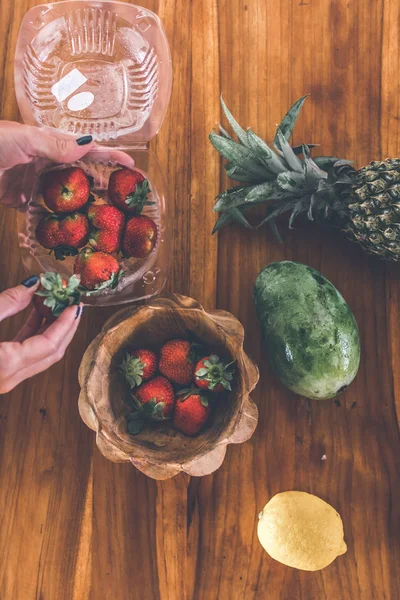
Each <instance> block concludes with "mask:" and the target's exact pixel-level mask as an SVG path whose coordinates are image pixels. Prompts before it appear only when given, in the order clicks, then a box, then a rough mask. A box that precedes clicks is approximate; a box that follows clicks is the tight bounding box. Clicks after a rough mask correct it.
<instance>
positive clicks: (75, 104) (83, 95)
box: [68, 92, 94, 111]
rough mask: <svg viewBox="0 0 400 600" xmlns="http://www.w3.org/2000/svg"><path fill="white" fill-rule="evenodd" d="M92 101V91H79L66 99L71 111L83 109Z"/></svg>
mask: <svg viewBox="0 0 400 600" xmlns="http://www.w3.org/2000/svg"><path fill="white" fill-rule="evenodd" d="M93 101H94V95H93V94H92V92H79V94H75V96H72V98H70V99H69V100H68V109H69V110H71V111H76V110H83V109H85V108H87V107H88V106H90V105H91V104H92V103H93Z"/></svg>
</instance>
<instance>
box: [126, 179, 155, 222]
mask: <svg viewBox="0 0 400 600" xmlns="http://www.w3.org/2000/svg"><path fill="white" fill-rule="evenodd" d="M150 192H151V189H150V185H149V180H148V179H145V180H144V181H142V182H141V183H137V184H136V189H135V191H134V192H132V193H131V194H128V196H127V197H126V200H125V203H126V204H127V205H128V206H129V208H132V207H136V213H137V214H138V215H139V214H140V213H141V212H142V210H143V208H144V207H145V206H151V205H153V204H155V202H150V201H149V200H147V196H148V194H150Z"/></svg>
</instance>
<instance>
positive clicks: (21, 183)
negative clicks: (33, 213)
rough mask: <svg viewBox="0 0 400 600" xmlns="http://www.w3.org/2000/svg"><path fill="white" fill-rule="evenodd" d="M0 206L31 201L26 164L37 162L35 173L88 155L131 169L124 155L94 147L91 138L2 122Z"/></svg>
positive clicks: (20, 206) (20, 205)
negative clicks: (26, 178) (52, 165)
mask: <svg viewBox="0 0 400 600" xmlns="http://www.w3.org/2000/svg"><path fill="white" fill-rule="evenodd" d="M0 142H1V143H0V204H5V205H6V206H12V207H14V208H23V207H24V205H25V204H26V202H27V200H28V199H29V194H30V191H31V190H30V186H31V181H25V175H26V170H27V165H29V163H31V162H32V161H33V160H34V159H38V160H35V169H36V172H38V171H40V170H41V169H43V168H44V167H46V166H48V165H49V164H51V163H71V162H75V161H77V160H79V159H81V158H82V157H83V156H85V155H87V154H88V153H90V154H89V156H93V157H95V156H96V155H97V156H98V155H99V153H101V155H102V159H105V160H108V159H110V160H112V161H114V162H118V163H120V164H122V165H124V166H126V167H132V166H133V165H134V161H133V159H132V158H130V157H129V156H128V155H127V154H125V153H124V152H119V151H117V150H112V149H110V148H103V147H99V146H95V144H94V142H93V140H92V136H90V135H85V136H83V137H80V138H78V139H75V138H74V137H73V136H71V135H68V134H64V133H60V132H58V131H55V130H53V129H47V128H43V127H33V126H31V125H21V124H20V123H14V122H12V121H0Z"/></svg>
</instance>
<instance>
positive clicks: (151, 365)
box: [120, 349, 157, 388]
mask: <svg viewBox="0 0 400 600" xmlns="http://www.w3.org/2000/svg"><path fill="white" fill-rule="evenodd" d="M120 370H121V371H122V373H123V374H124V376H125V379H126V381H127V383H128V385H129V387H130V388H134V387H136V386H138V385H141V383H142V382H143V381H147V380H148V379H150V378H151V377H153V375H154V373H155V372H156V370H157V356H156V355H155V353H154V352H152V351H151V350H143V349H141V350H134V351H131V352H127V353H126V355H125V358H124V359H123V361H122V363H121V365H120Z"/></svg>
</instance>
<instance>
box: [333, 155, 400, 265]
mask: <svg viewBox="0 0 400 600" xmlns="http://www.w3.org/2000/svg"><path fill="white" fill-rule="evenodd" d="M356 180H357V181H356V183H354V184H353V185H352V187H351V191H350V194H349V195H347V194H346V195H345V194H343V195H342V201H343V200H344V198H343V196H345V197H346V196H347V198H346V199H345V202H346V205H347V206H346V209H345V210H344V211H343V212H342V215H343V214H346V222H345V225H344V227H343V230H344V232H345V233H346V235H347V236H348V237H349V238H350V239H351V240H352V241H354V242H357V243H358V244H360V245H361V246H362V248H363V249H364V250H365V251H367V252H368V253H369V254H375V255H376V256H379V257H380V258H383V259H386V260H393V261H399V260H400V159H398V158H394V159H391V158H388V159H386V160H383V161H373V162H371V163H369V164H368V165H366V166H365V167H362V168H361V169H360V170H359V171H357V177H356Z"/></svg>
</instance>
